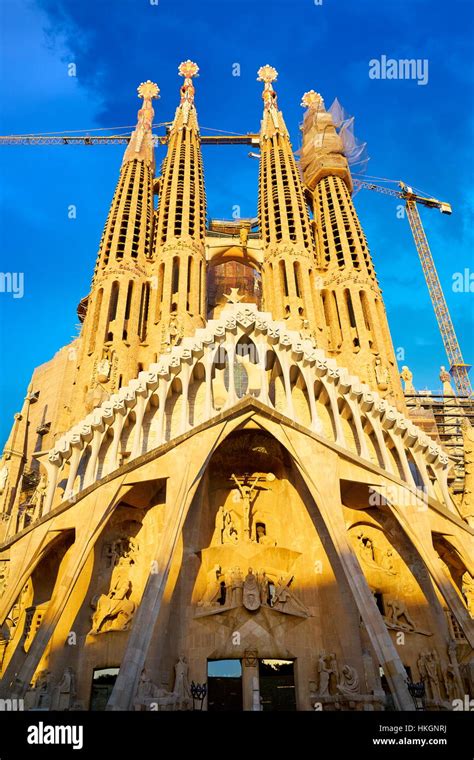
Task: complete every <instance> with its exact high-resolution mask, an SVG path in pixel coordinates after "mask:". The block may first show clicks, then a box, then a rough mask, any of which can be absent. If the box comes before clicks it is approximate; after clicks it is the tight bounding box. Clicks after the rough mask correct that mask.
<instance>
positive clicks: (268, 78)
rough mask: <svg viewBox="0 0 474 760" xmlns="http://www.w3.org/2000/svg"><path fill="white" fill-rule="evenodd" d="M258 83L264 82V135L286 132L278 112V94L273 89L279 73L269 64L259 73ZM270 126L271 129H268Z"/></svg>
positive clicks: (260, 69) (262, 67)
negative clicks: (280, 131)
mask: <svg viewBox="0 0 474 760" xmlns="http://www.w3.org/2000/svg"><path fill="white" fill-rule="evenodd" d="M257 74H258V76H257V82H264V88H263V92H262V98H263V104H264V110H263V121H262V130H261V131H262V134H264V135H265V136H266V137H268V136H270V135H271V134H272V133H273V132H277V131H279V130H282V131H283V132H286V128H285V125H284V123H283V119H282V118H281V114H279V112H278V105H277V94H276V92H275V90H274V89H273V85H272V82H275V81H276V79H277V78H278V71H277V70H276V69H275V68H274V67H273V66H270V65H269V64H268V63H267V64H265V66H261V67H260V68H259V70H258V71H257ZM269 119H271V121H270V122H269ZM269 126H270V129H269V128H268V127H269Z"/></svg>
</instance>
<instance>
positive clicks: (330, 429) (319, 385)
mask: <svg viewBox="0 0 474 760" xmlns="http://www.w3.org/2000/svg"><path fill="white" fill-rule="evenodd" d="M314 397H315V399H316V411H317V413H318V417H319V419H320V420H321V424H322V427H323V432H322V435H323V437H324V438H327V439H328V440H329V441H336V439H337V429H336V422H335V419H334V415H333V412H332V408H331V401H330V398H329V394H328V392H327V390H326V387H325V385H324V383H323V382H322V380H316V381H315V383H314Z"/></svg>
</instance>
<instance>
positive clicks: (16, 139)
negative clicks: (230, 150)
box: [0, 133, 260, 146]
mask: <svg viewBox="0 0 474 760" xmlns="http://www.w3.org/2000/svg"><path fill="white" fill-rule="evenodd" d="M153 140H154V143H155V146H158V145H165V144H166V142H167V140H168V135H167V134H165V135H153ZM259 141H260V136H259V135H257V134H253V133H249V134H246V135H237V134H227V135H201V143H202V144H203V145H258V144H259ZM129 142H130V135H74V134H70V135H66V134H56V135H54V134H51V135H4V136H1V137H0V145H128V143H129Z"/></svg>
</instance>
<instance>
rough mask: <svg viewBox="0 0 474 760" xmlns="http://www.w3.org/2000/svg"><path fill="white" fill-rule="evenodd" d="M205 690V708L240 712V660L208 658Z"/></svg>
mask: <svg viewBox="0 0 474 760" xmlns="http://www.w3.org/2000/svg"><path fill="white" fill-rule="evenodd" d="M207 690H208V691H207V709H208V710H209V711H210V712H241V710H242V663H241V662H240V660H208V663H207Z"/></svg>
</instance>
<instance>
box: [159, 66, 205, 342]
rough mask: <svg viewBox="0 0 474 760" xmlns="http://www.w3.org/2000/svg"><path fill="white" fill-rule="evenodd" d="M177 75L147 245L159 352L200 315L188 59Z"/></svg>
mask: <svg viewBox="0 0 474 760" xmlns="http://www.w3.org/2000/svg"><path fill="white" fill-rule="evenodd" d="M178 71H179V74H180V76H182V77H183V78H184V83H183V85H182V87H181V102H180V104H179V106H178V108H177V109H176V113H175V117H174V121H173V124H172V126H171V129H170V131H169V135H168V148H167V153H166V157H165V159H164V161H163V166H162V173H161V177H160V178H159V180H158V183H157V184H158V191H159V196H160V198H159V203H158V209H157V212H156V216H155V233H154V242H153V248H154V259H155V264H154V266H155V271H156V277H157V285H158V286H157V289H156V294H155V302H154V306H153V310H154V317H153V321H154V324H155V325H157V326H158V335H157V341H158V346H159V347H161V350H166V349H167V348H168V349H169V348H170V346H171V345H173V343H175V342H176V341H177V340H179V339H180V337H182V336H183V335H185V334H190V333H191V332H193V331H194V329H195V328H196V327H202V326H203V325H204V321H205V316H206V259H205V246H204V243H205V234H206V196H205V191H204V176H203V167H202V156H201V140H200V134H199V127H198V121H197V113H196V108H195V105H194V85H193V79H194V78H195V77H196V76H197V75H198V71H199V68H198V66H197V65H196V64H195V63H193V62H192V61H189V60H188V61H184V62H183V63H181V64H180V66H179V68H178Z"/></svg>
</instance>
